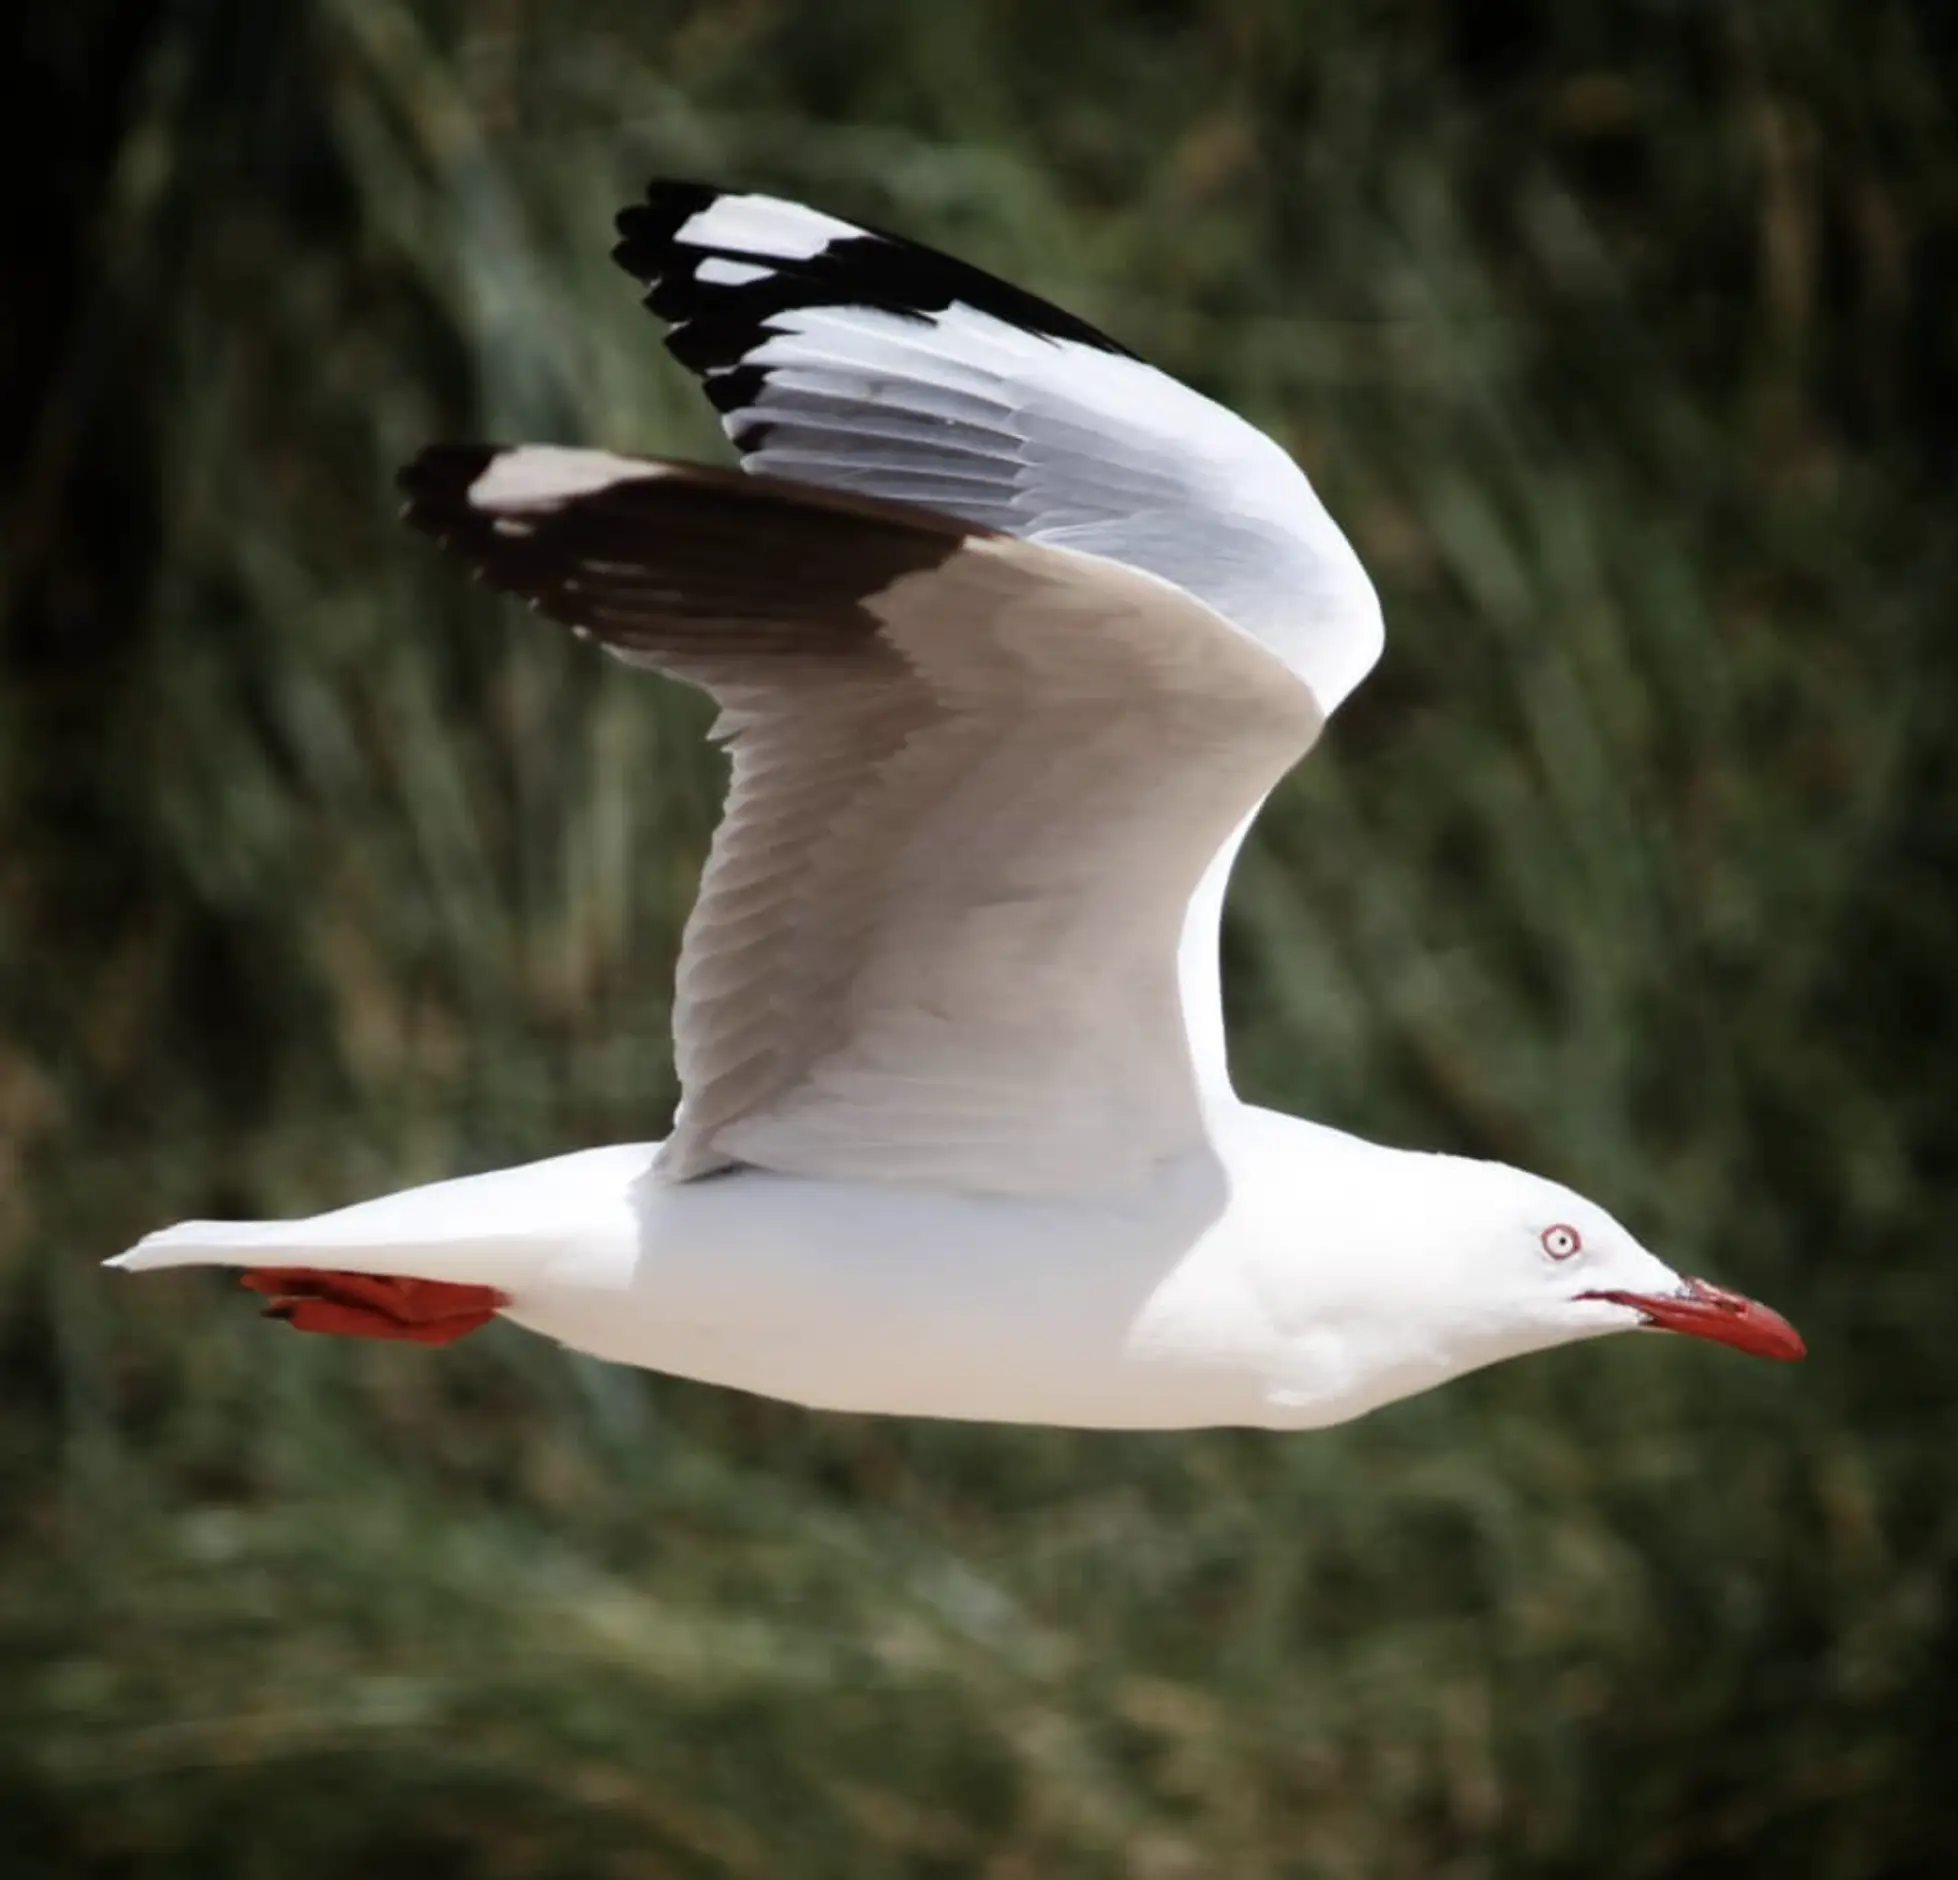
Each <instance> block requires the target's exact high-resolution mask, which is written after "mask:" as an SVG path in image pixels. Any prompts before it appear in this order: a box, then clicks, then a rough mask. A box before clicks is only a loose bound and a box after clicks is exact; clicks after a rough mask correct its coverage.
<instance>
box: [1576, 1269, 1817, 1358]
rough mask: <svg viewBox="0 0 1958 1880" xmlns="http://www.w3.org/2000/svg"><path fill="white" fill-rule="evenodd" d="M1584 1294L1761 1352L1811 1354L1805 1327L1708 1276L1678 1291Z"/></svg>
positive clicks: (1668, 1326)
mask: <svg viewBox="0 0 1958 1880" xmlns="http://www.w3.org/2000/svg"><path fill="white" fill-rule="evenodd" d="M1579 1296H1580V1297H1581V1298H1585V1299H1608V1300H1610V1301H1611V1302H1612V1304H1614V1305H1621V1306H1630V1307H1631V1308H1632V1309H1633V1310H1634V1311H1636V1312H1640V1313H1643V1314H1644V1317H1645V1322H1646V1324H1648V1325H1653V1326H1657V1327H1659V1328H1660V1329H1661V1330H1663V1331H1668V1332H1680V1333H1683V1334H1684V1335H1685V1336H1686V1337H1688V1338H1704V1339H1706V1340H1708V1341H1709V1342H1710V1343H1712V1344H1716V1345H1731V1346H1732V1347H1733V1348H1734V1349H1735V1350H1736V1351H1745V1352H1747V1353H1749V1354H1750V1355H1751V1356H1753V1357H1756V1358H1774V1359H1776V1360H1778V1361H1779V1362H1781V1363H1783V1364H1793V1363H1794V1362H1795V1361H1796V1360H1797V1359H1800V1358H1806V1357H1807V1356H1808V1346H1807V1345H1806V1344H1804V1343H1803V1342H1802V1335H1801V1333H1800V1332H1798V1331H1796V1329H1795V1328H1794V1327H1793V1326H1792V1325H1790V1324H1789V1323H1788V1321H1787V1320H1786V1319H1784V1318H1783V1317H1782V1316H1781V1314H1780V1313H1779V1312H1777V1311H1775V1309H1774V1308H1773V1307H1772V1306H1764V1305H1762V1304H1761V1302H1760V1301H1759V1300H1758V1299H1749V1298H1747V1297H1745V1296H1744V1295H1743V1294H1741V1293H1737V1292H1729V1291H1728V1290H1727V1289H1726V1288H1725V1287H1724V1286H1715V1285H1713V1284H1711V1283H1710V1282H1709V1281H1707V1280H1703V1279H1689V1280H1686V1281H1684V1282H1683V1283H1682V1284H1681V1286H1680V1289H1679V1291H1678V1292H1676V1293H1634V1292H1592V1293H1583V1294H1580V1295H1579Z"/></svg>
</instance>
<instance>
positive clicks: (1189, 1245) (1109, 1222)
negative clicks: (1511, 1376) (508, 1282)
mask: <svg viewBox="0 0 1958 1880" xmlns="http://www.w3.org/2000/svg"><path fill="white" fill-rule="evenodd" d="M1220 1213H1221V1209H1220V1208H1219V1207H1218V1206H1217V1204H1216V1197H1215V1194H1214V1193H1213V1190H1212V1187H1211V1185H1210V1184H1209V1183H1208V1182H1207V1181H1204V1180H1200V1179H1194V1178H1193V1179H1188V1180H1182V1179H1168V1180H1166V1181H1165V1183H1164V1185H1163V1186H1162V1188H1161V1189H1160V1190H1159V1191H1157V1192H1154V1193H1152V1194H1151V1195H1150V1196H1148V1197H1141V1198H1138V1199H1137V1200H1135V1201H1132V1202H1130V1203H1129V1204H1128V1205H1101V1204H1076V1203H1052V1202H1044V1201H1042V1202H1035V1201H1026V1200H1020V1199H1015V1198H1010V1197H1001V1196H974V1197H966V1198H957V1197H948V1196H946V1195H944V1194H943V1193H924V1192H918V1191H906V1190H903V1189H896V1188H884V1189H880V1188H873V1187H869V1186H860V1185H857V1184H845V1183H827V1182H809V1181H801V1180H797V1179H795V1178H793V1177H784V1176H775V1175H763V1174H755V1173H742V1174H739V1175H733V1176H726V1177H719V1178H710V1179H708V1180H706V1181H701V1182H693V1183H687V1184H683V1185H680V1186H676V1187H668V1188H659V1187H650V1188H648V1190H647V1191H646V1193H645V1196H644V1199H643V1202H642V1233H641V1245H640V1249H639V1252H638V1254H637V1257H636V1258H635V1259H634V1260H633V1261H632V1262H631V1263H630V1267H629V1270H622V1269H621V1268H620V1267H619V1265H618V1264H617V1262H615V1261H603V1262H597V1261H594V1262H583V1263H581V1262H580V1261H579V1260H578V1259H577V1258H576V1257H575V1256H569V1257H567V1258H566V1259H565V1260H564V1261H562V1262H560V1263H558V1265H557V1266H555V1267H554V1268H553V1269H552V1270H551V1271H550V1273H549V1275H548V1276H547V1279H546V1283H544V1284H542V1285H539V1286H537V1287H536V1288H534V1289H532V1288H526V1289H524V1291H523V1292H521V1293H520V1294H519V1295H518V1297H517V1299H516V1302H515V1305H514V1307H513V1309H512V1310H511V1312H510V1313H509V1316H510V1317H511V1318H513V1319H515V1320H516V1321H517V1322H518V1323H519V1324H522V1325H524V1326H527V1327H528V1328H530V1329H531V1330H534V1331H538V1332H542V1333H544V1334H546V1335H547V1336H550V1337H553V1338H556V1339H558V1340H560V1341H561V1342H562V1343H564V1344H566V1345H570V1346H573V1347H575V1348H576V1349H578V1350H582V1351H587V1352H591V1353H593V1354H594V1355H596V1356H598V1357H601V1358H608V1359H612V1360H615V1361H617V1362H622V1363H628V1364H637V1365H644V1366H648V1367H650V1368H652V1369H655V1370H660V1371H667V1372H672V1373H675V1374H677V1375H679V1376H683V1377H690V1378H695V1379H699V1380H701V1381H703V1382H707V1383H714V1384H723V1385H729V1386H732V1387H734V1388H737V1389H741V1390H750V1391H755V1392H758V1393H760V1394H762V1395H765V1396H770V1397H778V1398H784V1399H787V1400H788V1401H791V1402H795V1403H801V1404H806V1405H809V1406H811V1407H815V1408H821V1409H831V1410H851V1411H866V1412H884V1413H894V1414H902V1415H911V1416H943V1417H965V1418H978V1419H984V1420H988V1421H998V1422H1024V1423H1054V1424H1068V1425H1074V1426H1077V1427H1099V1428H1155V1429H1164V1428H1179V1427H1194V1426H1199V1425H1205V1424H1216V1423H1261V1422H1266V1421H1269V1420H1270V1412H1269V1409H1268V1407H1267V1405H1266V1386H1267V1376H1268V1370H1269V1362H1268V1360H1269V1359H1270V1356H1271V1353H1270V1351H1269V1350H1268V1349H1267V1348H1266V1347H1267V1346H1268V1345H1269V1342H1270V1337H1271V1334H1270V1333H1269V1330H1268V1328H1267V1326H1266V1322H1265V1320H1264V1317H1263V1315H1262V1314H1261V1313H1258V1312H1257V1311H1256V1310H1255V1308H1254V1306H1253V1305H1252V1304H1251V1302H1249V1301H1248V1300H1247V1299H1246V1298H1245V1297H1244V1296H1243V1295H1242V1292H1241V1289H1240V1288H1238V1287H1237V1286H1236V1285H1235V1283H1234V1278H1233V1274H1232V1270H1231V1262H1230V1260H1229V1258H1228V1255H1227V1250H1225V1249H1222V1248H1220V1247H1219V1246H1218V1245H1217V1241H1216V1236H1215V1233H1214V1231H1213V1230H1214V1228H1215V1225H1216V1222H1217V1219H1218V1217H1219V1214H1220Z"/></svg>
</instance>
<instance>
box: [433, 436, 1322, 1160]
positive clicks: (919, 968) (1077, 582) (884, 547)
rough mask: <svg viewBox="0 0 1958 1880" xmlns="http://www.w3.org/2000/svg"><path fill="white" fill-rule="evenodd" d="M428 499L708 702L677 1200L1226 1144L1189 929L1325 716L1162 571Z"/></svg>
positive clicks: (910, 536) (512, 577) (472, 489)
mask: <svg viewBox="0 0 1958 1880" xmlns="http://www.w3.org/2000/svg"><path fill="white" fill-rule="evenodd" d="M402 483H403V487H404V488H405V490H406V491H407V493H408V496H409V499H410V501H409V507H408V510H407V519H408V521H409V522H410V523H411V524H412V525H413V526H415V527H416V528H419V529H422V530H424V531H426V532H427V533H429V534H431V535H434V536H435V537H437V538H438V539H439V540H441V541H442V542H443V543H444V544H445V545H446V546H448V547H449V548H451V549H453V550H455V551H456V552H457V553H459V554H460V555H462V556H463V557H464V559H465V560H467V561H468V562H470V563H471V564H472V565H473V566H474V567H475V569H476V570H477V572H478V573H479V574H480V575H481V576H482V578H483V579H485V580H486V581H487V582H488V583H489V584H490V585H491V586H493V587H497V588H500V589H503V590H504V591H506V592H510V593H515V594H520V595H523V596H524V597H525V598H527V599H528V600H529V601H530V602H531V603H532V605H533V606H535V607H537V608H538V609H539V610H540V611H541V612H543V613H545V614H547V615H549V616H550V617H551V618H553V619H556V620H560V621H564V622H566V623H568V624H570V625H571V626H573V627H575V628H578V629H579V630H581V631H584V632H587V633H589V634H591V635H593V636H595V637H596V638H598V639H599V640H601V641H602V642H603V643H604V644H605V645H606V646H607V647H609V648H610V649H611V650H612V651H614V652H615V653H617V654H618V655H619V656H620V657H622V658H624V659H627V660H629V661H631V662H633V663H635V664H640V665H646V666H651V667H654V668H656V669H658V670H660V671H663V672H667V673H671V674H673V675H674V676H676V677H679V678H682V679H686V680H690V681H691V682H693V683H695V684H697V685H701V686H704V687H705V688H706V689H707V690H708V691H709V692H711V693H712V694H713V695H714V697H715V698H716V699H717V700H718V701H719V702H720V705H721V713H722V715H721V722H720V735H721V736H722V737H724V738H726V739H727V740H728V741H729V742H730V744H731V746H732V755H733V779H732V784H731V788H730V793H729V798H728V806H727V813H726V816H725V819H724V820H723V822H722V824H721V827H720V830H719V832H718V833H717V835H716V837H715V841H714V849H713V854H712V857H711V859H710V861H709V864H708V869H707V874H706V877H705V879H704V881H703V883H702V888H701V895H700V900H699V903H698V905H697V906H696V908H695V910H694V915H693V918H692V920H691V922H690V923H689V925H688V928H687V934H686V940H685V944H684V948H683V953H682V959H681V966H680V976H679V997H678V1000H677V1002H676V1009H675V1019H674V1032H675V1043H676V1050H677V1053H678V1059H679V1068H680V1074H681V1078H682V1083H683V1087H684V1092H685V1095H684V1101H683V1104H682V1107H681V1112H680V1116H679V1119H678V1121H677V1123H676V1125H675V1128H674V1132H673V1135H672V1137H671V1138H670V1140H669V1142H668V1145H667V1148H666V1151H665V1152H664V1160H663V1169H664V1172H665V1173H666V1174H667V1175H668V1176H670V1177H672V1178H674V1179H684V1178H685V1177H688V1176H692V1175H697V1174H701V1173H705V1172H707V1171H709V1170H711V1169H714V1168H717V1167H721V1166H724V1165H726V1164H729V1163H736V1162H741V1163H749V1164H753V1165H756V1166H760V1167H763V1168H772V1169H780V1170H785V1171H791V1172H796V1173H802V1174H809V1175H818V1176H828V1177H838V1178H858V1179H865V1180H876V1181H883V1182H909V1183H919V1184H926V1185H932V1186H942V1187H952V1188H960V1189H965V1190H969V1191H976V1192H996V1193H1010V1194H1049V1195H1053V1194H1075V1193H1098V1192H1105V1191H1107V1190H1110V1189H1113V1188H1119V1187H1121V1186H1124V1185H1126V1184H1127V1183H1129V1182H1131V1181H1134V1180H1138V1179H1141V1178H1143V1177H1146V1176H1147V1175H1148V1173H1149V1172H1150V1171H1152V1170H1153V1169H1155V1168H1156V1167H1158V1166H1159V1165H1160V1164H1161V1163H1163V1162H1164V1161H1165V1160H1166V1159H1168V1158H1170V1157H1173V1156H1175V1155H1178V1154H1180V1153H1182V1152H1185V1151H1187V1150H1189V1149H1192V1148H1194V1147H1197V1146H1198V1145H1200V1144H1201V1143H1202V1142H1203V1141H1204V1140H1205V1135H1204V1111H1203V1090H1202V1088H1201V1079H1200V1076H1199V1072H1198V1069H1197V1066H1196V1064H1195V1063H1194V1061H1193V1054H1192V1045H1191V1038H1190V1031H1189V1027H1188V1025H1187V1024H1186V1020H1185V1012H1184V992H1183V989H1182V987H1181V985H1180V983H1179V977H1178V951H1179V941H1180V940H1181V938H1182V936H1183V932H1184V925H1185V918H1186V913H1187V910H1188V908H1189V904H1190V901H1191V898H1192V895H1193V893H1194V892H1195V890H1196V888H1197V886H1198V883H1199V880H1200V879H1201V878H1202V877H1203V875H1204V873H1205V870H1206V869H1207V868H1209V867H1210V865H1211V863H1212V861H1213V858H1215V857H1216V856H1217V854H1218V852H1219V850H1220V848H1222V846H1223V845H1224V844H1225V843H1226V842H1227V841H1228V840H1229V838H1230V836H1231V833H1232V831H1233V830H1234V829H1236V828H1237V827H1239V826H1240V825H1241V824H1242V823H1243V822H1244V821H1245V819H1246V818H1247V817H1248V816H1249V815H1250V814H1251V812H1252V811H1253V810H1254V809H1255V807H1256V805H1257V804H1258V802H1259V801H1260V800H1261V799H1262V798H1263V796H1264V795H1265V793H1266V792H1267V791H1268V790H1269V789H1270V788H1271V786H1272V784H1273V783H1274V782H1275V781H1276V780H1277V779H1278V777H1279V776H1280V775H1281V774H1282V773H1283V772H1284V770H1285V769H1286V768H1287V767H1288V766H1289V765H1290V764H1291V763H1292V762H1293V761H1294V760H1295V759H1296V758H1297V757H1298V756H1299V755H1300V754H1301V753H1302V752H1303V751H1304V750H1305V749H1306V748H1307V746H1308V745H1309V744H1310V742H1311V740H1312V738H1313V737H1314V736H1315V735H1316V733H1317V731H1318V729H1319V727H1320V725H1321V724H1322V723H1323V713H1322V711H1321V710H1320V707H1319V705H1318V703H1317V702H1316V700H1315V699H1314V697H1313V695H1312V692H1311V691H1310V690H1309V689H1308V688H1307V687H1306V686H1305V685H1303V684H1301V683H1299V682H1298V680H1297V679H1296V678H1295V677H1294V676H1293V675H1292V674H1291V673H1290V672H1288V671H1287V669H1286V668H1285V666H1284V665H1283V664H1281V663H1280V662H1279V661H1278V660H1277V659H1275V658H1274V657H1272V656H1271V654H1270V653H1268V652H1267V651H1265V650H1264V649H1263V648H1262V647H1260V646H1259V645H1258V644H1257V642H1256V641H1254V640H1253V639H1251V638H1250V637H1248V636H1247V635H1246V634H1244V633H1242V632H1240V631H1239V630H1238V629H1237V628H1235V627H1234V626H1232V625H1231V624H1230V623H1229V622H1228V621H1226V620H1224V619H1223V618H1222V617H1221V616H1220V615H1219V614H1217V613H1216V612H1215V611H1214V610H1213V609H1212V608H1210V607H1208V606H1206V605H1205V604H1204V603H1203V602H1201V601H1199V600H1196V599H1194V598H1193V597H1191V596H1190V595H1188V594H1185V593H1182V592H1180V591H1179V590H1177V589H1176V588H1174V587H1171V586H1169V585H1168V584H1167V583H1165V582H1164V581H1162V580H1159V579H1157V578H1156V577H1155V576H1154V575H1152V574H1147V573H1143V572H1139V571H1137V570H1135V569H1132V568H1126V567H1123V566H1120V565H1119V564H1117V563H1114V562H1111V561H1108V560H1104V559H1101V558H1099V557H1095V556H1090V555H1083V554H1079V553H1076V552H1074V551H1072V550H1068V549H1062V548H1050V547H1045V546H1041V545H1037V544H1033V543H1028V542H1024V541H1020V540H1016V539H1014V538H1013V537H1011V536H1007V535H1001V534H995V533H992V532H990V531H987V530H983V529H979V528H975V527H973V526H972V525H970V524H966V523H961V522H959V521H957V520H955V519H953V518H950V517H947V516H942V515H934V514H931V513H929V512H926V511H922V510H918V509H914V508H909V507H906V506H903V505H899V504H894V503H887V502H880V501H875V500H871V499H863V498H852V497H849V496H842V495H837V494H834V493H830V492H825V491H820V490H811V489H808V488H804V487H800V486H797V485H793V484H788V483H783V482H780V481H776V480H774V479H771V478H767V477H752V478H749V477H742V476H739V475H736V474H732V473H729V472H724V471H713V470H707V469H703V468H700V467H698V466H691V465H681V464H666V463H656V462H650V461H646V460H641V459H630V458H622V457H616V456H612V455H609V454H607V453H604V452H597V451H573V450H559V449H553V448H549V447H537V446H530V447H522V448H517V449H512V450H497V449H492V448H489V447H474V446H447V447H439V448H436V449H433V450H430V451H427V452H425V453H424V454H423V455H422V456H421V457H420V458H419V459H418V460H417V461H416V462H415V463H414V464H413V465H411V466H410V467H409V468H408V469H407V470H406V471H404V472H403V474H402ZM1213 945H1214V941H1213Z"/></svg>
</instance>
